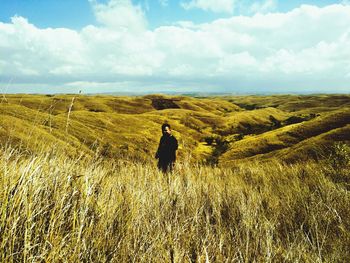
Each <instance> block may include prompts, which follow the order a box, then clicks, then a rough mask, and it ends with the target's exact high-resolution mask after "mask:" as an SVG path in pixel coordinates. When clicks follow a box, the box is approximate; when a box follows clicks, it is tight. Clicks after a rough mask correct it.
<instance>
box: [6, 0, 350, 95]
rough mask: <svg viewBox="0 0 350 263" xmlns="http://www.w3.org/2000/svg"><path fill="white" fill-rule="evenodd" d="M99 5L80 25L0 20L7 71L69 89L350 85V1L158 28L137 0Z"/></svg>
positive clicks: (25, 80) (16, 80)
mask: <svg viewBox="0 0 350 263" xmlns="http://www.w3.org/2000/svg"><path fill="white" fill-rule="evenodd" d="M120 10H123V12H122V13H120V12H121V11H120ZM94 11H95V14H96V17H97V18H98V19H99V21H100V22H101V25H100V26H92V25H89V26H86V27H85V28H83V29H82V30H80V31H75V30H69V29H64V28H55V29H52V28H46V29H40V28H38V27H36V26H35V25H33V24H31V23H30V22H29V21H27V20H26V19H25V18H22V17H13V18H12V21H11V22H10V23H0V74H1V76H2V78H4V79H5V80H6V78H7V79H10V78H12V77H13V78H14V83H16V85H17V86H18V85H20V84H19V83H26V84H27V85H28V87H30V86H32V87H34V86H35V85H37V86H38V87H41V86H40V85H39V84H40V83H41V84H42V85H43V84H45V83H46V84H47V85H48V86H51V87H56V86H61V87H66V88H67V90H69V88H75V87H76V86H79V88H81V87H82V86H83V85H84V84H87V85H89V83H90V84H91V83H94V84H93V85H90V87H91V89H93V88H95V89H104V91H106V90H107V89H108V88H109V87H111V88H115V89H124V88H125V87H127V85H130V86H129V87H134V88H135V89H137V88H140V89H147V88H151V87H154V88H155V87H157V89H158V90H160V89H161V87H162V86H163V87H167V88H170V87H175V88H181V87H186V88H191V89H198V90H202V88H204V87H205V88H208V89H209V88H213V87H220V88H221V89H222V90H228V89H231V88H237V89H239V90H243V89H245V88H249V87H250V88H253V87H255V88H257V89H258V88H259V86H260V85H262V83H263V84H264V86H266V87H268V88H271V89H273V88H276V89H277V88H278V87H283V88H284V89H285V88H287V87H289V88H290V89H293V87H294V88H295V91H303V90H304V89H305V87H308V86H311V85H312V86H314V87H316V88H322V87H324V88H326V87H330V86H332V87H338V88H339V90H344V89H345V88H346V87H345V86H346V84H347V83H348V78H349V72H350V30H349V24H350V16H349V15H348V14H349V13H350V6H344V5H340V4H339V5H331V6H327V7H324V8H318V7H315V6H308V5H304V6H301V7H300V8H297V9H294V10H292V11H290V12H288V13H269V14H262V13H260V14H256V15H254V16H251V17H248V16H239V17H235V16H233V17H231V18H227V19H219V20H216V21H213V22H211V23H205V24H194V23H193V22H191V21H187V22H179V23H178V24H175V25H174V26H166V27H165V26H164V27H158V28H156V29H154V30H150V29H148V28H147V21H145V17H144V14H143V13H142V11H141V10H140V8H139V7H137V6H136V7H135V6H133V5H131V2H130V1H115V0H113V1H111V2H109V3H108V4H105V5H101V4H96V3H95V6H94ZM112 14H114V15H112ZM117 14H120V17H119V16H117ZM124 14H132V16H134V17H133V18H129V17H125V18H124V19H125V21H127V23H126V22H125V21H123V20H121V17H122V16H123V15H124ZM114 16H115V17H116V18H115V19H114ZM5 82H6V81H5ZM69 83H70V84H69ZM72 83H73V84H72ZM98 83H100V84H98ZM106 83H108V84H106ZM113 83H114V84H113ZM121 83H122V84H121ZM29 84H30V85H29ZM96 91H97V90H96ZM318 91H319V90H318ZM332 91H334V89H333V90H332Z"/></svg>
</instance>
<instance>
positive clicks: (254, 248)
mask: <svg viewBox="0 0 350 263" xmlns="http://www.w3.org/2000/svg"><path fill="white" fill-rule="evenodd" d="M1 151H2V154H1V159H0V261H1V262H346V260H348V259H349V258H350V250H349V247H350V195H349V191H348V190H349V188H348V186H349V185H348V183H349V181H348V180H345V181H344V180H343V181H341V182H339V180H338V179H337V180H334V178H338V177H339V176H342V175H343V176H344V178H347V177H346V176H347V168H348V165H349V163H343V164H342V165H338V164H337V165H333V164H332V162H328V161H327V162H324V163H314V162H310V163H304V164H295V165H284V164H281V163H279V162H277V161H271V162H270V163H269V164H257V163H252V164H250V165H249V166H237V167H235V168H231V169H229V168H211V167H205V166H199V165H190V164H188V163H178V164H177V167H176V170H175V171H174V172H173V173H171V174H167V175H164V174H162V173H160V172H159V171H158V170H157V169H156V168H155V165H153V164H149V163H140V162H133V161H128V160H114V161H110V160H109V161H106V160H103V159H99V158H95V159H92V160H91V159H90V160H88V159H84V158H83V157H78V158H75V159H70V158H68V157H66V156H65V155H63V154H59V153H57V154H45V153H44V152H43V153H41V154H39V155H36V156H34V155H33V156H25V155H22V154H21V153H20V152H18V151H16V150H15V149H13V148H11V147H6V148H3V149H2V150H1Z"/></svg>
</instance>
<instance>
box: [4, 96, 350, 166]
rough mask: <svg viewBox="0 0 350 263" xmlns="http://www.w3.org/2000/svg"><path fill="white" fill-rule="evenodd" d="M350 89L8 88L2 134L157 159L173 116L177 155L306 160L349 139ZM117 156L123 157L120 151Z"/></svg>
mask: <svg viewBox="0 0 350 263" xmlns="http://www.w3.org/2000/svg"><path fill="white" fill-rule="evenodd" d="M349 107H350V96H349V95H317V96H316V95H315V96H295V95H283V96H231V97H228V96H225V97H204V98H195V97H186V96H166V95H161V94H158V95H147V96H142V97H115V96H97V95H96V96H84V95H74V94H72V95H25V94H16V95H6V96H3V98H2V100H1V103H0V116H1V118H0V142H1V144H11V145H14V146H17V147H19V148H21V149H23V150H24V151H27V152H31V153H35V152H38V151H41V150H42V149H46V151H50V149H52V148H55V149H58V150H60V151H63V152H65V153H66V154H67V155H68V156H71V155H76V154H80V153H81V152H83V153H84V154H86V155H91V156H93V155H94V154H96V152H98V153H99V154H100V155H102V156H104V157H107V158H117V156H119V157H120V156H128V157H133V158H136V159H142V160H146V159H147V160H149V159H153V155H154V152H155V151H156V148H157V146H158V142H159V138H160V136H161V131H160V126H161V124H162V123H164V122H168V123H170V124H171V126H172V128H173V131H174V134H175V136H176V137H177V138H178V140H179V144H180V149H179V151H178V155H179V158H180V159H187V160H193V161H204V162H207V161H209V160H210V163H214V164H220V163H222V164H224V165H228V164H232V163H234V162H235V161H236V160H240V161H241V160H244V159H246V160H251V159H254V160H266V159H269V158H272V157H277V158H279V159H282V160H288V161H291V160H304V159H307V158H308V157H310V153H312V152H313V151H315V147H316V146H317V147H322V146H328V145H331V144H332V143H334V142H336V141H343V142H348V141H349V140H350V139H349V133H348V126H347V125H348V124H349V123H350V112H349ZM119 157H118V158H119Z"/></svg>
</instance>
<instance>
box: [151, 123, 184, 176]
mask: <svg viewBox="0 0 350 263" xmlns="http://www.w3.org/2000/svg"><path fill="white" fill-rule="evenodd" d="M162 133H163V135H162V137H161V138H160V142H159V146H158V150H157V152H156V156H155V157H156V159H158V168H159V170H161V171H162V172H163V173H167V172H171V171H172V170H173V168H174V164H175V160H176V150H177V148H178V143H177V140H176V138H175V137H174V136H173V135H172V134H171V128H170V125H169V124H167V123H165V124H163V125H162Z"/></svg>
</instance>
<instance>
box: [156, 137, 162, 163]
mask: <svg viewBox="0 0 350 263" xmlns="http://www.w3.org/2000/svg"><path fill="white" fill-rule="evenodd" d="M161 142H162V138H160V141H159V145H158V149H157V152H156V154H155V156H154V158H156V159H159V150H160V145H161Z"/></svg>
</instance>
